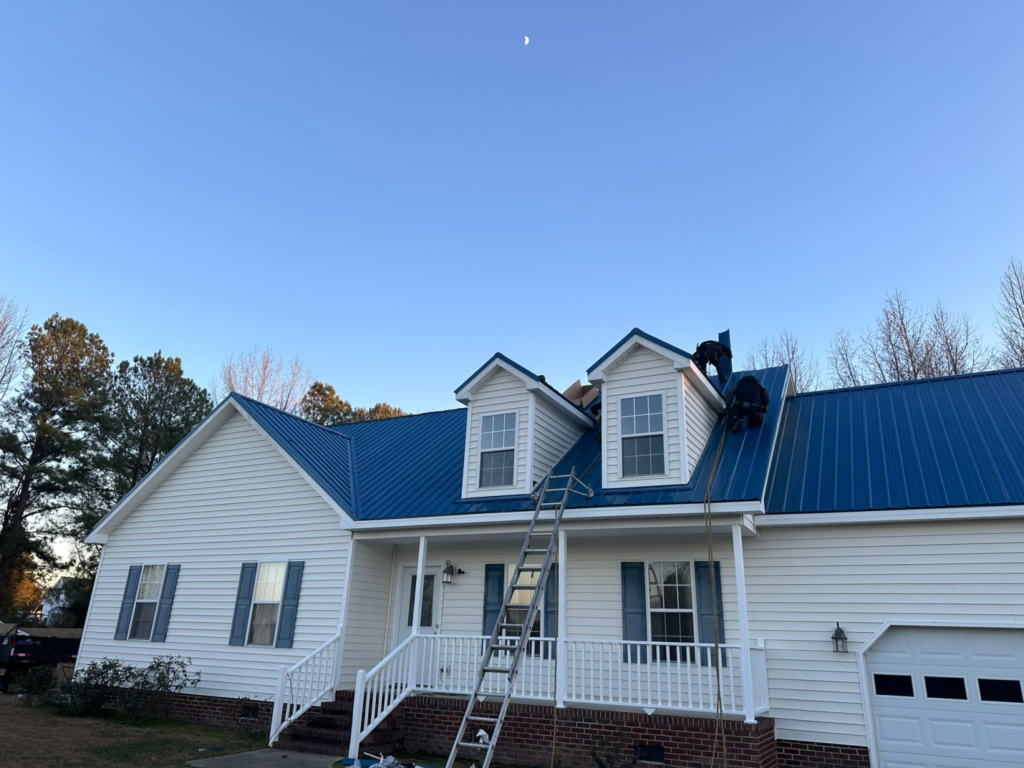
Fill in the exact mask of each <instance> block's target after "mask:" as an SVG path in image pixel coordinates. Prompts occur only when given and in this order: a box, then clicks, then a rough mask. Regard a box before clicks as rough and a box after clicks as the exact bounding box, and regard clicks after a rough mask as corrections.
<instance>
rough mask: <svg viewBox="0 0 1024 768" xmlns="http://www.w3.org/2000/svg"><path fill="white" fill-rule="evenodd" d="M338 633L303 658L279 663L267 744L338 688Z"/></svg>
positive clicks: (339, 642)
mask: <svg viewBox="0 0 1024 768" xmlns="http://www.w3.org/2000/svg"><path fill="white" fill-rule="evenodd" d="M340 649H341V633H340V632H339V633H338V634H336V635H335V636H334V637H332V638H331V639H330V640H328V641H327V642H325V643H324V644H323V645H321V646H320V647H319V648H317V649H315V650H314V651H312V652H310V653H309V654H308V655H307V656H306V657H305V658H304V659H302V660H301V661H298V662H296V663H295V664H293V665H292V666H290V667H286V666H284V665H283V664H282V665H281V669H280V670H279V671H278V675H277V695H276V696H275V697H274V714H273V717H272V719H271V721H270V744H269V745H270V746H274V742H275V741H277V739H278V737H279V736H280V735H281V732H282V731H284V729H285V728H287V727H288V726H289V725H291V724H292V723H294V722H295V721H296V720H298V719H299V718H300V717H302V715H303V714H304V713H305V712H306V710H308V709H309V708H310V707H312V706H314V705H316V704H319V703H320V702H321V701H323V700H324V699H326V698H329V697H331V698H333V696H334V692H335V691H336V690H337V687H338V675H339V673H340V670H341V660H340V659H339V658H338V654H339V652H340Z"/></svg>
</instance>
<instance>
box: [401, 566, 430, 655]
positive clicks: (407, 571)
mask: <svg viewBox="0 0 1024 768" xmlns="http://www.w3.org/2000/svg"><path fill="white" fill-rule="evenodd" d="M401 591H402V594H401V599H400V600H399V601H398V613H397V614H396V615H395V624H396V631H395V643H394V645H396V646H397V645H398V644H399V643H401V642H402V641H403V640H405V638H407V637H408V636H409V635H411V634H412V613H413V598H414V597H415V595H416V568H414V567H413V566H403V567H402V590H401ZM440 622H441V569H440V568H437V567H433V568H424V569H423V609H422V612H421V614H420V634H421V635H436V634H437V632H438V630H439V629H440V628H441V627H440Z"/></svg>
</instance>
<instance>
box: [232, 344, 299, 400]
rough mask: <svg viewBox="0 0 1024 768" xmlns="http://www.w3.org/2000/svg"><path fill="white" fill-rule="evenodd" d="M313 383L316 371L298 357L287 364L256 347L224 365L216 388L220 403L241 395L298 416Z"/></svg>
mask: <svg viewBox="0 0 1024 768" xmlns="http://www.w3.org/2000/svg"><path fill="white" fill-rule="evenodd" d="M312 380H313V374H312V372H311V371H310V370H309V368H308V367H307V366H306V365H305V364H304V363H303V362H302V361H301V360H299V358H298V356H296V357H294V358H292V359H291V360H290V361H286V360H285V359H284V358H281V357H278V356H277V355H275V354H274V350H272V349H270V348H269V347H268V348H267V349H264V350H260V349H259V348H258V347H253V348H252V349H251V350H249V351H248V352H243V353H242V354H240V355H237V356H236V355H232V356H231V357H229V358H228V360H227V362H226V363H224V365H223V366H221V369H220V380H219V381H218V382H217V383H216V385H215V388H214V389H215V392H216V395H217V399H218V400H219V399H220V398H222V397H224V396H226V395H227V394H228V393H229V392H238V393H239V394H240V395H245V396H246V397H251V398H252V399H253V400H259V401H260V402H261V403H266V404H267V405H272V406H274V407H275V408H280V409H281V410H282V411H288V412H289V413H297V412H298V410H299V402H300V401H301V400H302V396H303V395H304V394H305V393H306V390H308V389H309V385H310V383H311V382H312Z"/></svg>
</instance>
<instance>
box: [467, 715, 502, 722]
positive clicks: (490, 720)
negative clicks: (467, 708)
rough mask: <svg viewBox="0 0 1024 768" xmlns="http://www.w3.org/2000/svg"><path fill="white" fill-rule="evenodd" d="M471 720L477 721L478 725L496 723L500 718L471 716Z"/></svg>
mask: <svg viewBox="0 0 1024 768" xmlns="http://www.w3.org/2000/svg"><path fill="white" fill-rule="evenodd" d="M469 719H470V720H475V721H476V722H478V723H496V722H498V718H496V717H484V716H483V715H470V716H469Z"/></svg>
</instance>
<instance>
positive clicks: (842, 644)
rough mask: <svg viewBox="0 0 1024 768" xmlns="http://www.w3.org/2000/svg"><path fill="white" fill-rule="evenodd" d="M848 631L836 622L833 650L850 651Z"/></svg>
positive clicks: (838, 651) (839, 651) (837, 651)
mask: <svg viewBox="0 0 1024 768" xmlns="http://www.w3.org/2000/svg"><path fill="white" fill-rule="evenodd" d="M846 641H847V637H846V632H845V631H844V630H843V628H842V627H840V626H839V622H838V621H837V622H836V631H835V632H833V633H832V650H833V651H835V652H836V653H848V652H849V649H848V648H847V644H846Z"/></svg>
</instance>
